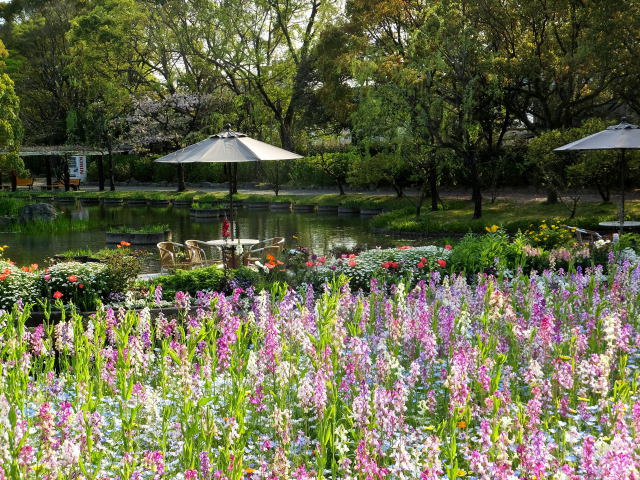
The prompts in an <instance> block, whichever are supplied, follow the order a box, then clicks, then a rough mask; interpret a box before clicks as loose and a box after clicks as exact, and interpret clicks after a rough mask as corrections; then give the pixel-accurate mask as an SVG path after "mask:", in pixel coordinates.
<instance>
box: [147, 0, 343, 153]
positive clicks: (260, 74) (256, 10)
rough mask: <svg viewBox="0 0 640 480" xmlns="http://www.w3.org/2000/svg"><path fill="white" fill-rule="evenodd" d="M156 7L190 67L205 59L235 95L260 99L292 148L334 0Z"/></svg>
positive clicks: (283, 141) (284, 143)
mask: <svg viewBox="0 0 640 480" xmlns="http://www.w3.org/2000/svg"><path fill="white" fill-rule="evenodd" d="M185 8H186V9H187V10H186V11H185ZM157 11H159V12H160V13H159V15H160V16H161V18H162V19H163V21H164V22H165V25H166V26H167V27H168V28H169V29H171V30H172V31H173V35H174V37H175V38H177V39H180V42H181V47H182V48H181V49H180V51H181V59H182V60H183V61H184V63H185V65H193V64H198V63H199V62H202V61H204V62H206V63H207V64H208V65H210V66H211V67H212V69H213V70H214V71H215V73H216V74H217V75H219V76H220V78H222V79H224V81H225V83H226V85H227V87H228V88H229V89H230V91H232V92H233V93H234V94H236V95H238V96H240V97H243V99H244V100H249V101H250V103H251V104H254V103H255V102H256V101H257V102H260V103H261V104H262V106H263V107H264V108H265V109H266V110H267V111H268V112H269V114H270V117H271V122H275V125H277V129H278V136H279V138H280V143H281V144H282V147H283V148H285V149H288V150H291V149H293V148H294V138H295V135H296V125H297V122H298V121H299V117H300V115H301V109H302V107H303V105H304V103H305V96H306V93H307V90H308V88H309V87H310V85H309V82H310V74H311V65H312V61H313V59H312V54H313V52H314V50H313V47H314V44H315V42H316V40H317V37H318V32H319V30H320V29H321V28H322V26H323V25H324V24H325V23H326V22H327V21H329V19H330V15H331V13H332V11H333V6H332V4H331V3H330V2H329V1H328V0H294V1H292V0H271V1H268V2H245V1H241V0H229V1H226V2H223V3H218V2H213V1H204V2H188V3H184V2H175V1H174V2H172V1H168V2H163V4H162V5H161V6H159V7H158V8H157ZM177 12H180V14H179V15H176V13H177ZM186 18H189V20H190V21H188V22H187V21H186V20H184V19H186ZM260 138H262V139H265V140H268V138H264V137H260Z"/></svg>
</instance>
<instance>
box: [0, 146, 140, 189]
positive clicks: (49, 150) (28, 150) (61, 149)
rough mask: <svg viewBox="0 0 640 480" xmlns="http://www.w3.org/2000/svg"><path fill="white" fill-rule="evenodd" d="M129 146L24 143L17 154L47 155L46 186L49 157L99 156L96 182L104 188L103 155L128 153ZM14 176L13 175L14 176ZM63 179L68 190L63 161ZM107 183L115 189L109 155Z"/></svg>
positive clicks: (66, 168)
mask: <svg viewBox="0 0 640 480" xmlns="http://www.w3.org/2000/svg"><path fill="white" fill-rule="evenodd" d="M130 151H131V148H126V147H124V146H122V147H118V148H114V149H111V151H110V152H109V151H108V150H100V149H97V148H95V147H90V146H87V145H34V146H27V145H24V146H22V147H21V148H20V151H19V152H18V155H20V156H21V157H49V158H47V165H46V172H47V173H46V175H47V188H49V189H50V188H51V185H52V165H51V157H63V158H64V159H65V160H66V159H68V158H69V157H71V156H75V155H83V156H86V157H90V156H94V157H95V156H99V157H100V158H99V160H98V183H99V188H100V190H104V156H105V154H110V153H128V152H130ZM3 153H10V152H8V151H5V150H0V155H1V154H3ZM14 178H15V176H14ZM61 180H63V181H64V189H65V190H67V191H68V190H69V167H68V164H67V162H65V167H64V174H63V178H62V179H61ZM109 184H110V188H111V190H115V184H114V178H113V160H112V158H111V155H109Z"/></svg>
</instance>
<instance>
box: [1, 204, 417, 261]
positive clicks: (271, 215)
mask: <svg viewBox="0 0 640 480" xmlns="http://www.w3.org/2000/svg"><path fill="white" fill-rule="evenodd" d="M58 208H60V209H61V210H63V211H64V214H65V215H69V216H71V217H72V218H77V219H84V220H88V219H91V220H100V221H102V222H104V223H105V224H106V225H109V226H118V225H127V226H133V227H142V226H144V225H152V224H167V225H169V228H170V229H171V230H172V232H173V239H174V241H177V242H184V241H185V240H188V239H200V240H212V239H216V238H220V233H221V229H222V220H220V219H197V220H195V219H192V218H191V216H190V215H189V209H185V208H172V207H168V208H152V207H103V206H88V207H87V206H80V205H77V206H62V207H58ZM238 221H239V225H240V234H241V236H242V237H245V238H259V239H261V238H270V237H284V238H285V239H286V246H287V248H293V247H295V246H296V245H298V244H300V245H304V246H306V247H310V248H311V249H312V250H313V251H314V252H317V253H319V254H326V253H329V252H330V251H331V250H332V249H333V248H335V247H338V246H344V247H354V246H356V245H366V246H368V247H374V246H390V245H397V244H400V243H407V240H399V239H392V238H390V237H387V236H382V235H376V234H373V233H372V232H371V231H370V230H369V219H367V218H361V217H358V216H355V217H354V216H349V217H345V216H336V215H317V214H315V213H287V212H285V213H275V212H270V211H268V210H249V209H240V210H238ZM104 232H105V229H104V228H100V229H96V230H92V231H86V232H66V233H61V234H55V235H23V234H7V235H6V238H3V240H2V242H3V243H6V244H7V245H9V247H10V250H9V251H8V252H7V253H9V252H10V257H11V258H12V259H13V260H14V261H16V262H17V263H18V264H28V263H33V262H36V263H41V262H43V261H44V260H45V259H46V258H48V257H50V256H52V255H54V254H56V253H60V252H63V251H65V250H70V249H83V248H91V249H99V248H104V247H105V246H106V245H105V234H104ZM3 236H4V235H3ZM294 236H296V237H298V238H299V239H298V240H296V239H294V238H293V237H294ZM148 248H150V249H155V247H154V246H150V247H148Z"/></svg>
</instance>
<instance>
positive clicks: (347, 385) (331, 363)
mask: <svg viewBox="0 0 640 480" xmlns="http://www.w3.org/2000/svg"><path fill="white" fill-rule="evenodd" d="M440 276H441V273H439V272H437V271H434V272H432V273H431V277H430V278H429V279H427V280H426V281H421V282H419V283H418V285H417V287H415V288H414V289H411V290H408V289H406V288H405V287H404V286H403V284H400V285H398V286H395V287H392V288H391V289H390V290H383V289H382V288H381V287H380V286H378V285H376V283H375V281H374V283H373V285H372V287H371V293H370V294H367V295H354V294H352V293H351V292H350V291H349V288H348V286H347V284H346V283H344V282H342V284H338V283H335V284H333V285H332V286H329V287H327V288H326V289H325V290H324V291H322V292H315V294H314V292H313V291H312V290H311V289H308V290H307V291H306V292H303V291H302V290H300V291H295V290H292V289H286V288H285V287H282V286H275V287H274V288H273V290H272V291H271V293H269V294H268V293H264V292H262V293H255V294H254V293H253V292H251V291H248V292H242V291H241V290H236V292H235V293H234V294H233V295H231V296H224V295H222V294H218V293H213V294H202V295H200V296H198V297H197V298H189V297H188V296H185V295H184V294H181V293H178V295H177V297H176V303H177V304H178V305H179V306H180V307H182V308H183V314H182V315H180V316H179V317H178V318H168V317H165V316H163V315H160V316H159V317H157V318H151V316H150V314H149V311H148V310H144V311H142V312H141V313H134V312H126V311H124V310H121V311H118V312H114V311H112V310H110V309H107V310H104V309H103V310H101V311H99V312H98V314H97V315H96V316H95V317H93V318H90V319H89V320H88V321H82V319H81V318H80V317H78V316H75V315H73V314H72V315H71V316H69V317H68V318H66V319H64V320H63V321H61V322H59V323H57V324H55V325H54V324H50V323H45V324H43V325H40V326H38V327H36V328H33V329H28V328H26V327H25V322H26V321H27V318H28V317H29V305H25V306H24V310H22V311H21V310H19V309H18V307H16V308H15V309H14V311H13V312H11V313H4V314H2V315H1V316H0V346H1V347H0V382H1V383H0V465H1V468H0V479H4V478H7V479H27V478H29V479H31V478H33V479H62V478H64V479H67V478H83V479H116V478H119V479H152V478H153V479H159V478H168V479H174V478H178V479H180V478H185V479H241V478H252V479H312V478H313V479H315V478H335V479H363V480H364V479H367V480H369V479H382V478H393V479H422V480H427V479H429V480H431V479H441V478H449V479H454V478H475V479H483V480H489V479H492V480H493V479H527V480H529V479H557V480H560V479H569V480H573V479H588V480H596V479H612V480H613V479H616V480H618V479H634V478H638V476H639V475H640V450H639V447H638V444H640V397H639V394H638V374H639V369H638V367H639V366H640V322H639V319H638V315H639V314H638V309H639V307H640V299H639V296H638V295H639V290H640V268H638V267H633V268H632V267H630V265H629V263H628V262H627V263H626V264H621V265H614V264H612V265H609V268H608V270H607V274H606V275H605V274H604V273H602V269H601V267H595V268H593V269H591V270H588V271H585V272H581V271H578V273H572V274H563V273H562V272H560V273H550V272H547V273H545V274H543V275H536V274H533V275H532V276H524V275H521V276H515V277H514V278H513V279H510V280H506V279H505V280H496V279H495V278H494V277H491V276H480V277H478V282H477V284H473V285H470V284H469V283H468V282H467V280H466V278H465V277H462V276H460V277H458V276H452V277H446V278H441V277H440ZM158 296H160V292H158ZM158 300H159V299H158ZM189 307H196V308H195V309H194V308H189Z"/></svg>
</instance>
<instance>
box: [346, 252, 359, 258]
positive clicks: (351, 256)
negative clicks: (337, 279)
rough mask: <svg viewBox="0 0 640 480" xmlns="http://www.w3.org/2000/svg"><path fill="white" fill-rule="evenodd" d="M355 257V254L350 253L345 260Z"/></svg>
mask: <svg viewBox="0 0 640 480" xmlns="http://www.w3.org/2000/svg"><path fill="white" fill-rule="evenodd" d="M356 257H357V255H356V254H355V253H350V254H349V256H348V257H347V258H356Z"/></svg>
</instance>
